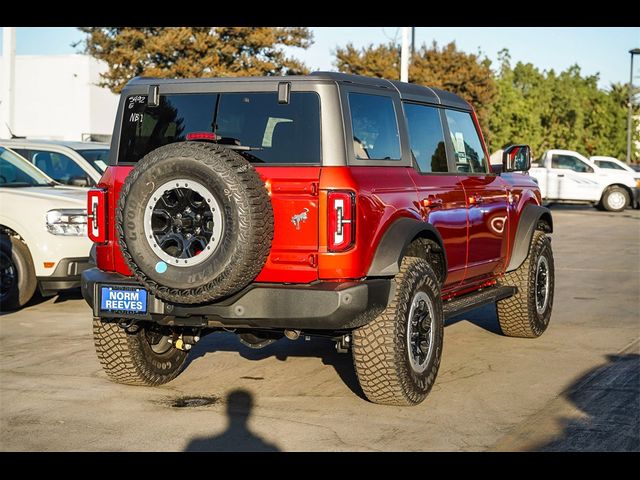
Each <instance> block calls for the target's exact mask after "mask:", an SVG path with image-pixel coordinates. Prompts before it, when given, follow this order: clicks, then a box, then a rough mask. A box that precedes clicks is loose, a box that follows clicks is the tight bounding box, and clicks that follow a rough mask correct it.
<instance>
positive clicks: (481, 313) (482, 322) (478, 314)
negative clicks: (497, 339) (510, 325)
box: [444, 303, 502, 335]
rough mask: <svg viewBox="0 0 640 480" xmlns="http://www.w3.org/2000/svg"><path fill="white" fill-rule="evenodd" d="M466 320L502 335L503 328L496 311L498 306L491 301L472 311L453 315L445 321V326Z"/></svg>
mask: <svg viewBox="0 0 640 480" xmlns="http://www.w3.org/2000/svg"><path fill="white" fill-rule="evenodd" d="M464 320H466V321H468V322H470V323H472V324H474V325H476V326H478V327H480V328H482V329H484V330H486V331H488V332H491V333H495V334H496V335H502V330H501V329H500V324H499V323H498V313H497V311H496V306H495V304H494V303H489V304H487V305H483V306H481V307H478V308H476V309H474V310H471V311H470V312H467V313H463V314H461V315H456V316H455V317H451V318H450V319H449V320H447V321H446V322H445V324H444V326H445V327H448V326H449V325H454V324H456V323H458V322H462V321H464Z"/></svg>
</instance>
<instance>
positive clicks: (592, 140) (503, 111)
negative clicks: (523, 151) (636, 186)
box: [487, 50, 638, 159]
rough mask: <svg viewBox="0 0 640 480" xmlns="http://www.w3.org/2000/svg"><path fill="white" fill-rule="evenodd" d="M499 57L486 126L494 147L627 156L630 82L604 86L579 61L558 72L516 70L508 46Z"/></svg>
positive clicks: (518, 66) (525, 66)
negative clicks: (584, 71) (520, 146)
mask: <svg viewBox="0 0 640 480" xmlns="http://www.w3.org/2000/svg"><path fill="white" fill-rule="evenodd" d="M500 60H501V67H500V71H499V73H498V74H497V76H496V82H497V85H498V99H497V101H496V102H495V103H494V105H493V114H492V115H491V117H490V118H489V123H488V125H487V127H488V129H489V131H490V132H491V135H490V138H491V144H490V146H489V149H490V150H491V151H495V150H497V149H499V148H501V147H503V146H504V145H505V144H507V143H527V144H529V145H530V146H531V149H532V152H533V155H534V156H535V157H539V156H540V155H541V154H542V153H543V152H544V151H545V150H547V149H549V148H563V149H567V150H576V151H578V152H581V153H582V154H584V155H587V156H589V155H609V156H612V157H617V158H620V159H624V158H625V155H626V132H627V126H626V122H627V108H628V103H627V102H628V100H627V98H628V97H627V95H628V91H629V90H628V87H627V86H626V85H620V84H614V85H612V86H611V89H610V90H609V91H605V90H601V89H599V88H598V75H590V76H583V75H582V73H581V71H580V67H578V66H577V65H573V66H571V67H569V68H568V69H567V70H565V71H563V72H561V73H560V74H556V73H555V72H554V71H553V70H550V71H548V72H546V71H545V72H541V71H540V70H538V69H537V68H536V67H534V66H533V65H531V64H530V63H528V64H524V63H522V62H518V63H517V64H516V66H515V67H513V68H512V67H511V64H510V58H509V54H508V52H507V51H506V50H503V51H502V52H501V54H500ZM637 113H638V112H636V114H637ZM632 158H633V156H632ZM636 158H637V153H636Z"/></svg>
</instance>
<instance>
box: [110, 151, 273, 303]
mask: <svg viewBox="0 0 640 480" xmlns="http://www.w3.org/2000/svg"><path fill="white" fill-rule="evenodd" d="M116 229H117V232H118V242H119V245H120V249H121V250H122V255H123V257H124V259H125V262H126V263H127V265H128V266H129V268H130V269H131V271H132V272H133V274H134V275H135V277H136V278H137V279H138V281H139V282H140V283H141V284H142V285H143V286H144V287H145V288H147V289H148V290H149V291H150V292H152V293H153V294H154V295H155V296H156V297H158V298H161V299H163V300H168V301H170V302H175V303H188V304H193V303H203V302H208V301H212V300H216V299H220V298H223V297H226V296H229V295H231V294H233V293H235V292H237V291H239V290H241V289H242V288H244V287H245V286H247V285H248V284H249V283H250V282H251V281H252V280H253V279H254V278H255V277H256V276H257V275H258V273H259V272H260V270H261V269H262V267H263V266H264V263H265V262H266V259H267V256H268V255H269V251H270V249H271V241H272V239H273V210H272V207H271V199H270V198H269V195H268V193H267V189H266V187H265V185H264V183H263V182H262V180H261V179H260V176H259V175H258V173H257V172H256V170H255V169H254V168H253V166H252V165H251V164H250V163H249V162H247V161H246V160H245V159H244V158H243V157H242V156H241V155H240V154H238V153H236V152H234V151H232V150H229V149H226V148H224V147H223V146H220V145H216V144H209V143H202V142H178V143H173V144H170V145H166V146H164V147H160V148H158V149H156V150H153V151H152V152H150V153H148V154H147V155H146V156H145V157H144V158H142V160H140V161H139V162H138V164H137V165H136V167H135V168H134V169H133V170H132V171H131V173H130V174H129V175H128V176H127V178H126V180H125V182H124V185H123V187H122V190H121V193H120V198H119V200H118V206H117V210H116Z"/></svg>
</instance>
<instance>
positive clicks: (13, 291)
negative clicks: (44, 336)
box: [0, 234, 38, 312]
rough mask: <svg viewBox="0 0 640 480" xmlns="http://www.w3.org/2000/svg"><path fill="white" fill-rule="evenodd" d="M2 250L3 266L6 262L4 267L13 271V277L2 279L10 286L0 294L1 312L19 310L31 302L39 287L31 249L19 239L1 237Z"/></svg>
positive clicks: (0, 246) (0, 245)
mask: <svg viewBox="0 0 640 480" xmlns="http://www.w3.org/2000/svg"><path fill="white" fill-rule="evenodd" d="M0 249H2V253H1V255H2V257H3V258H2V260H3V264H4V263H5V262H6V265H3V266H6V267H8V268H9V269H11V270H12V271H13V272H12V276H11V277H10V276H9V275H6V276H5V275H3V278H2V281H3V282H8V284H7V291H6V292H5V293H4V295H2V294H1V293H0V311H3V312H4V311H10V310H17V309H19V308H21V307H23V306H24V305H25V304H26V303H27V302H28V301H29V300H31V297H33V293H34V292H35V291H36V287H37V286H38V279H37V278H36V271H35V268H34V266H33V259H32V258H31V252H29V248H28V247H27V246H26V245H25V244H24V242H23V241H22V240H20V239H19V238H15V237H10V236H8V235H4V234H2V235H0ZM13 275H15V276H13ZM11 279H12V281H11V282H10V284H9V280H11Z"/></svg>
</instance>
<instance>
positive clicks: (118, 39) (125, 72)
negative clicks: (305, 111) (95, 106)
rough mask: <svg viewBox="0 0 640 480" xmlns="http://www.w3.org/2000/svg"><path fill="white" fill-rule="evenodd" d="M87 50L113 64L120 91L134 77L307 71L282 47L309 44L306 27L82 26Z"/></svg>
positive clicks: (113, 84) (111, 79) (108, 80)
mask: <svg viewBox="0 0 640 480" xmlns="http://www.w3.org/2000/svg"><path fill="white" fill-rule="evenodd" d="M80 30H82V31H83V32H84V33H86V34H87V37H86V38H85V39H84V40H83V41H82V42H81V43H83V44H84V51H85V53H87V54H89V55H91V56H93V57H95V58H97V59H99V60H104V61H105V62H106V63H107V65H108V66H109V70H108V71H107V72H106V73H104V74H103V75H102V79H103V81H102V82H101V86H106V87H109V88H110V89H111V91H113V92H114V93H119V92H120V91H121V90H122V88H123V87H124V85H125V84H126V83H127V82H128V81H129V80H130V79H131V78H133V77H136V76H141V75H142V76H150V77H177V78H187V77H224V76H241V75H247V76H249V75H280V74H297V73H307V68H306V67H305V65H304V64H303V63H301V62H300V61H298V60H296V59H294V58H291V57H288V56H287V55H286V54H285V52H284V50H283V48H282V47H285V46H287V47H300V48H308V47H309V46H310V45H311V44H312V42H313V35H312V33H311V32H310V31H309V29H308V28H306V27H143V28H133V27H81V28H80Z"/></svg>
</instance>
